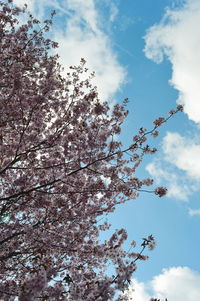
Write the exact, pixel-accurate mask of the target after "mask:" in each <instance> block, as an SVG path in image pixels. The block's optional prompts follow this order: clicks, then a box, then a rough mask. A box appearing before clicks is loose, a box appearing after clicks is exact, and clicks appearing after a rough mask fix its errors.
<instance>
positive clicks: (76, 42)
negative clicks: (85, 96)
mask: <svg viewBox="0 0 200 301" xmlns="http://www.w3.org/2000/svg"><path fill="white" fill-rule="evenodd" d="M24 2H27V4H28V5H30V9H32V10H33V11H35V12H38V14H39V16H40V17H42V16H44V14H45V9H46V8H47V7H51V8H52V9H56V10H57V11H58V14H59V18H60V20H62V25H61V26H60V27H58V26H56V28H57V29H56V30H54V38H53V39H54V40H56V41H57V42H58V43H59V49H58V50H57V52H58V54H59V56H60V61H61V63H62V65H63V66H64V67H65V68H66V69H67V68H68V67H69V66H71V65H77V64H79V62H80V59H81V58H82V57H83V58H84V59H86V61H87V67H88V68H89V69H90V70H91V72H92V71H95V75H96V77H95V79H94V80H93V83H94V85H96V86H97V88H98V92H99V96H100V98H101V99H102V100H109V99H110V98H111V97H113V96H114V94H115V93H116V92H117V91H118V90H120V88H121V86H122V85H123V83H124V81H125V76H126V72H125V69H124V68H123V67H122V66H121V65H120V63H119V62H118V59H117V56H116V54H115V52H114V51H113V49H112V43H111V41H110V40H109V37H108V36H107V35H106V34H105V33H104V31H102V23H103V22H102V19H101V16H100V14H99V11H98V10H97V8H96V6H95V0H87V1H82V0H65V1H64V0H60V1H56V0H55V1H51V0H50V1H46V0H43V1H42V4H41V1H40V0H28V1H26V0H15V3H16V4H19V5H22V3H24ZM116 15H117V8H116V6H114V4H112V2H111V4H110V22H112V21H113V20H114V18H115V17H116ZM56 25H57V24H56Z"/></svg>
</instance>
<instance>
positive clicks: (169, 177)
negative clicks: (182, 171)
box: [146, 159, 195, 201]
mask: <svg viewBox="0 0 200 301" xmlns="http://www.w3.org/2000/svg"><path fill="white" fill-rule="evenodd" d="M164 163H165V162H163V161H161V160H159V159H157V160H155V161H153V162H151V163H150V164H148V165H147V166H146V170H147V171H148V172H149V174H150V175H151V176H152V177H153V179H154V180H155V183H156V185H163V186H166V187H167V197H170V198H175V199H178V200H181V201H188V197H189V195H190V194H191V192H192V191H193V190H195V189H194V185H193V187H191V185H190V186H189V185H188V184H189V183H188V179H186V178H185V177H184V176H183V175H181V176H180V175H178V174H177V173H176V172H175V171H174V170H173V168H170V166H169V165H166V164H164Z"/></svg>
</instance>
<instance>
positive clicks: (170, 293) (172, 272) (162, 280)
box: [128, 267, 200, 301]
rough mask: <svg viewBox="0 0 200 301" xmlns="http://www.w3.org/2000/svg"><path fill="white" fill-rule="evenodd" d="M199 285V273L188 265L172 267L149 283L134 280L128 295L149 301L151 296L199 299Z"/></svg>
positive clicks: (138, 299)
mask: <svg viewBox="0 0 200 301" xmlns="http://www.w3.org/2000/svg"><path fill="white" fill-rule="evenodd" d="M199 286H200V274H199V273H197V272H196V271H194V270H192V269H190V268H188V267H172V268H168V269H164V270H163V271H162V273H161V274H159V275H157V276H155V277H154V278H153V280H151V281H150V282H149V283H142V282H138V281H134V280H133V286H132V287H131V289H130V292H129V293H128V295H129V298H131V297H132V298H133V300H137V301H147V300H149V299H150V297H155V298H158V299H161V300H165V298H167V299H168V300H175V301H183V300H184V301H199V300H200V290H199ZM133 289H134V290H133ZM149 291H151V293H149Z"/></svg>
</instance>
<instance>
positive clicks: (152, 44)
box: [144, 0, 200, 123]
mask: <svg viewBox="0 0 200 301" xmlns="http://www.w3.org/2000/svg"><path fill="white" fill-rule="evenodd" d="M182 3H184V5H182V6H181V7H179V8H176V9H174V10H170V9H167V10H166V13H165V15H164V17H163V19H162V20H161V22H160V23H159V24H157V25H154V26H152V27H151V28H150V29H149V30H148V31H147V35H146V37H145V41H146V46H145V49H144V51H145V54H146V56H147V57H148V58H150V59H152V60H154V61H155V62H157V63H160V62H162V60H163V57H164V56H166V57H167V58H168V59H169V60H170V62H171V64H172V78H171V84H172V85H173V86H174V87H175V88H176V89H177V90H178V91H179V98H178V102H179V103H181V104H184V106H185V109H184V111H185V112H186V113H187V114H188V117H189V119H191V120H193V121H195V122H197V123H199V122H200V100H199V99H200V85H199V78H200V31H199V27H200V1H199V0H187V1H182Z"/></svg>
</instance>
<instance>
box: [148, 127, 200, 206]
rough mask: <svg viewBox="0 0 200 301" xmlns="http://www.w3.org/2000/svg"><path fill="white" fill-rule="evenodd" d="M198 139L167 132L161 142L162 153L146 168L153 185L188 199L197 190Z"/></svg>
mask: <svg viewBox="0 0 200 301" xmlns="http://www.w3.org/2000/svg"><path fill="white" fill-rule="evenodd" d="M199 154H200V140H199V137H197V138H187V137H183V136H181V135H180V134H178V133H172V132H168V133H167V135H166V136H165V137H164V138H163V142H162V156H160V157H158V158H157V159H155V160H153V161H152V162H151V163H150V164H148V165H147V167H146V169H147V171H148V172H149V173H150V175H151V176H152V177H153V178H154V179H155V183H156V184H157V185H164V186H166V187H167V188H168V194H167V196H168V197H171V198H176V199H179V200H183V201H188V198H189V196H190V195H191V194H192V193H194V192H195V191H198V190H200V156H199Z"/></svg>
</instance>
